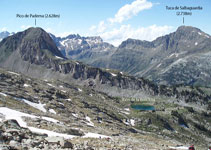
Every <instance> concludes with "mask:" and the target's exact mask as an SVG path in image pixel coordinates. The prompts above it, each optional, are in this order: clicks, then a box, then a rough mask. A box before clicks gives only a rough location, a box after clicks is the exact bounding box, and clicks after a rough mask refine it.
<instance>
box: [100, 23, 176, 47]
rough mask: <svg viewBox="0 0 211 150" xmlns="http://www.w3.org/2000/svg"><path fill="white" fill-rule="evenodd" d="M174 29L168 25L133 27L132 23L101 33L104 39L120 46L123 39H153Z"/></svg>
mask: <svg viewBox="0 0 211 150" xmlns="http://www.w3.org/2000/svg"><path fill="white" fill-rule="evenodd" d="M173 29H174V28H173V27H172V26H167V25H165V26H157V25H151V26H148V27H139V28H132V27H131V25H121V26H120V28H115V29H112V30H110V31H106V32H104V33H102V34H100V36H101V37H102V38H103V39H104V41H106V42H109V43H111V44H113V45H115V46H118V45H119V44H121V42H122V41H124V40H127V39H128V38H133V39H140V40H147V41H152V40H154V39H156V38H157V37H159V36H163V35H165V34H168V33H170V32H171V31H172V30H173Z"/></svg>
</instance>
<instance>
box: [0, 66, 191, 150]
mask: <svg viewBox="0 0 211 150" xmlns="http://www.w3.org/2000/svg"><path fill="white" fill-rule="evenodd" d="M127 112H128V113H129V114H125V109H124V104H123V103H122V102H121V101H119V100H118V98H114V97H110V96H108V95H107V94H104V93H99V92H96V91H94V90H92V89H87V88H83V87H80V86H77V85H73V84H68V83H65V82H62V81H59V80H48V81H47V80H40V79H34V78H30V77H27V76H25V75H21V74H18V73H15V72H11V71H6V70H2V69H0V135H1V136H0V147H1V148H2V149H8V150H9V149H17V150H22V149H26V150H27V149H76V150H79V149H86V150H88V149H99V148H101V149H105V150H106V149H109V148H112V149H114V150H118V149H125V150H128V149H133V150H139V149H159V148H161V149H166V150H167V149H169V146H175V145H178V144H186V143H180V142H177V141H176V140H172V139H169V138H167V137H166V136H164V135H159V136H157V135H156V134H155V133H153V132H152V133H150V132H148V131H147V132H145V131H144V130H139V129H136V128H137V127H138V126H140V121H141V119H139V122H137V127H136V126H135V124H136V123H132V122H131V121H128V120H131V119H132V117H135V116H133V114H132V113H135V112H133V111H132V110H131V112H130V111H127ZM130 113H131V114H130ZM142 115H143V114H142ZM142 117H143V116H142ZM142 119H144V118H142ZM153 123H154V120H152V124H153ZM152 124H151V126H152ZM143 125H144V124H143ZM146 127H147V126H146ZM155 129H156V128H155ZM108 137H109V139H108ZM187 142H190V141H187Z"/></svg>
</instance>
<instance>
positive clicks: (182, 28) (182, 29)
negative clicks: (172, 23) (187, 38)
mask: <svg viewBox="0 0 211 150" xmlns="http://www.w3.org/2000/svg"><path fill="white" fill-rule="evenodd" d="M194 31H197V32H201V30H200V29H198V28H195V27H192V26H180V27H178V28H177V30H176V32H194Z"/></svg>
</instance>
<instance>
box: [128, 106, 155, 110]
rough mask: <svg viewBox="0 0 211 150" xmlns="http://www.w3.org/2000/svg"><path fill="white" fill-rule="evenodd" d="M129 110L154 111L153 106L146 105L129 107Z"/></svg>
mask: <svg viewBox="0 0 211 150" xmlns="http://www.w3.org/2000/svg"><path fill="white" fill-rule="evenodd" d="M131 108H133V109H136V110H155V107H154V106H146V105H131Z"/></svg>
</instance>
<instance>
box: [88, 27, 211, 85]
mask: <svg viewBox="0 0 211 150" xmlns="http://www.w3.org/2000/svg"><path fill="white" fill-rule="evenodd" d="M210 52H211V37H210V35H208V34H206V33H204V32H202V31H201V30H200V29H197V28H194V27H190V26H181V27H179V28H178V29H177V31H175V32H173V33H171V34H168V35H165V36H162V37H159V38H157V39H156V40H154V41H152V42H148V41H141V40H134V39H128V40H126V41H124V42H122V44H121V45H120V46H119V47H118V48H117V50H116V51H115V52H114V53H113V54H112V55H111V56H108V57H106V58H105V59H100V60H97V61H95V62H94V63H92V65H94V66H96V67H103V68H112V69H117V70H120V71H123V72H127V73H129V74H130V75H134V76H139V77H145V78H147V79H150V80H152V81H154V82H155V83H159V84H166V85H178V84H184V85H194V86H210V85H211V83H210V82H209V81H211V80H210V78H211V77H210V76H209V74H210V69H209V68H210V65H211V64H210Z"/></svg>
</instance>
